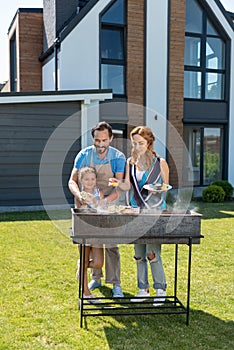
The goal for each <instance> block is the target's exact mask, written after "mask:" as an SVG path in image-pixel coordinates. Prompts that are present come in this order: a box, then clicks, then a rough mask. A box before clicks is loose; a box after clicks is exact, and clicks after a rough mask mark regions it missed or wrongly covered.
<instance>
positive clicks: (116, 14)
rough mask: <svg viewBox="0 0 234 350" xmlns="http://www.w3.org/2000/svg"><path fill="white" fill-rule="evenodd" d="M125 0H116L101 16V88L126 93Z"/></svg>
mask: <svg viewBox="0 0 234 350" xmlns="http://www.w3.org/2000/svg"><path fill="white" fill-rule="evenodd" d="M125 33H126V29H125V1H124V0H116V1H115V2H114V3H113V4H112V5H111V6H110V7H109V8H108V9H107V10H106V11H105V12H104V13H103V14H102V16H101V35H100V41H101V42H100V47H101V50H100V51H101V88H103V89H106V88H110V89H112V90H113V94H115V95H125V70H126V69H125V65H126V63H125V37H126V34H125Z"/></svg>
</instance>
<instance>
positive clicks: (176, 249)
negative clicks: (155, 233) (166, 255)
mask: <svg viewBox="0 0 234 350" xmlns="http://www.w3.org/2000/svg"><path fill="white" fill-rule="evenodd" d="M177 278H178V244H176V245H175V276H174V305H175V306H176V299H177Z"/></svg>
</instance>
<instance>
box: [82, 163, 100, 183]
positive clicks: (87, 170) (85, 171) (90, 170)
mask: <svg viewBox="0 0 234 350" xmlns="http://www.w3.org/2000/svg"><path fill="white" fill-rule="evenodd" d="M86 174H94V175H95V176H96V177H97V172H96V170H95V169H94V168H92V167H89V166H84V167H83V168H80V169H79V180H82V179H83V177H84V176H85V175H86Z"/></svg>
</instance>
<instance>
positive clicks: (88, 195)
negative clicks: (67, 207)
mask: <svg viewBox="0 0 234 350" xmlns="http://www.w3.org/2000/svg"><path fill="white" fill-rule="evenodd" d="M78 180H79V183H80V186H81V190H82V192H81V195H82V197H83V200H84V204H82V205H81V208H87V207H93V206H97V205H98V202H99V200H100V199H102V198H103V197H104V195H103V192H102V191H100V190H99V189H98V188H97V187H96V185H97V184H96V181H97V174H96V170H95V169H94V168H91V167H87V166H86V167H83V168H81V169H80V170H79V179H78ZM90 256H91V257H92V259H90ZM103 259H104V258H103V248H102V246H100V245H85V268H84V290H83V297H84V298H87V299H90V298H95V297H94V295H93V294H92V293H91V292H90V290H89V288H88V278H87V269H88V268H102V266H103ZM89 301H90V303H95V302H98V300H97V299H96V300H95V299H93V300H92V299H90V300H89Z"/></svg>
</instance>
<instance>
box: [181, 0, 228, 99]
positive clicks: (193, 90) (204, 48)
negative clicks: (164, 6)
mask: <svg viewBox="0 0 234 350" xmlns="http://www.w3.org/2000/svg"><path fill="white" fill-rule="evenodd" d="M225 51H226V45H225V42H224V41H223V40H222V38H221V37H220V35H219V33H218V31H217V30H216V28H215V27H214V25H213V24H212V22H211V21H210V19H209V18H208V16H207V13H206V12H205V11H203V10H202V8H201V7H200V5H199V3H198V1H196V0H186V33H185V52H184V70H185V71H184V97H185V98H193V99H200V100H208V99H209V100H224V97H225V89H224V86H225V73H226V71H225V68H226V58H225Z"/></svg>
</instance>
